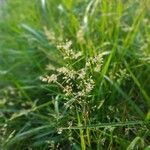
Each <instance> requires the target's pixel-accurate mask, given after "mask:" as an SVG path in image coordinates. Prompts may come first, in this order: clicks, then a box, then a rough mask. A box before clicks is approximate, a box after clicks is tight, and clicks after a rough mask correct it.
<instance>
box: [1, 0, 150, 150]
mask: <svg viewBox="0 0 150 150" xmlns="http://www.w3.org/2000/svg"><path fill="white" fill-rule="evenodd" d="M43 2H45V4H44V3H43ZM149 3H150V1H149V0H143V1H140V0H126V1H125V0H111V1H110V0H101V1H100V0H76V1H74V0H55V1H54V0H53V1H52V0H47V1H42V0H41V1H40V0H33V1H31V0H26V1H23V0H13V1H11V0H7V1H6V2H5V3H4V4H3V5H2V6H0V148H1V149H11V147H12V146H13V147H14V149H16V150H17V149H18V150H20V149H25V150H26V149H35V150H36V149H41V150H43V149H45V150H46V149H75V150H76V149H83V150H85V149H97V150H99V149H145V150H148V149H149V147H148V145H149V144H150V142H149V138H150V131H149V120H150V109H149V106H150V92H149V91H150V76H149V74H150V14H149V12H150V7H149ZM81 26H82V27H83V28H84V39H85V42H82V41H80V40H79V39H78V38H77V36H76V35H77V33H78V31H79V30H80V27H81ZM45 27H46V28H47V29H48V30H49V31H51V32H54V33H55V35H56V37H60V38H61V39H63V41H65V40H66V39H69V40H71V41H73V48H74V49H76V50H78V51H83V52H84V54H85V55H89V56H92V55H93V54H94V53H95V52H97V51H102V52H107V53H108V55H106V57H105V58H104V64H103V67H102V70H101V73H100V75H99V77H98V79H96V81H97V85H98V88H97V91H99V94H98V96H97V91H95V93H94V92H93V97H94V96H95V95H96V97H98V98H97V99H95V100H93V101H92V100H91V101H92V102H93V103H92V104H90V106H89V107H92V106H93V105H96V106H100V105H102V106H101V108H100V110H97V111H95V112H94V111H93V112H92V116H91V118H89V120H88V125H87V126H88V127H79V125H80V123H83V120H82V110H80V108H77V110H74V111H76V112H77V113H76V114H74V113H73V112H68V114H65V115H64V116H63V119H58V118H57V117H58V116H57V111H56V109H55V105H56V104H55V103H54V101H53V97H54V96H58V97H57V98H58V101H60V104H61V103H62V102H61V99H60V95H61V93H60V92H59V91H57V90H56V89H55V88H54V87H51V85H45V84H44V83H42V82H41V81H40V80H39V76H42V75H45V74H47V73H48V71H47V70H46V69H45V68H46V65H47V64H49V63H51V64H53V65H56V66H62V65H63V60H62V58H61V56H60V55H59V52H58V50H57V48H56V45H55V44H54V43H53V42H52V41H49V39H48V38H47V37H46V35H45V31H44V28H45ZM123 69H126V73H125V74H123V75H122V74H121V73H120V72H121V71H122V70H123ZM117 73H118V74H119V75H117ZM110 74H111V76H112V78H113V77H114V78H115V79H114V80H112V79H111V78H110ZM59 99H60V100H59ZM103 100H104V104H102V102H103ZM60 112H61V106H60ZM72 114H74V115H72ZM70 120H74V121H75V122H76V123H75V124H74V125H73V127H72V129H64V130H63V132H62V134H59V133H58V129H59V128H62V127H64V128H66V127H68V124H67V123H68V122H69V121H70Z"/></svg>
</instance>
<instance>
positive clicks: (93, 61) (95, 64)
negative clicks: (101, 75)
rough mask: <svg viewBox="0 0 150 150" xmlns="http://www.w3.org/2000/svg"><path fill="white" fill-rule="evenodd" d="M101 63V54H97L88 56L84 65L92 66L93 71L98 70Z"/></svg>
mask: <svg viewBox="0 0 150 150" xmlns="http://www.w3.org/2000/svg"><path fill="white" fill-rule="evenodd" d="M102 64H103V54H101V53H100V54H98V55H97V56H94V57H90V58H89V59H88V61H87V62H86V64H85V67H87V68H88V67H90V66H92V68H93V70H94V71H95V72H100V71H101V67H102Z"/></svg>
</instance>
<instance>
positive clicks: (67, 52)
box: [57, 41, 83, 60]
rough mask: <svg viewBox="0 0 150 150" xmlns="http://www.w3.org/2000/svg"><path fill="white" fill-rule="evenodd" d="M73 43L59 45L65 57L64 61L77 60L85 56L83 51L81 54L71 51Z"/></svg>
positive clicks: (67, 42)
mask: <svg viewBox="0 0 150 150" xmlns="http://www.w3.org/2000/svg"><path fill="white" fill-rule="evenodd" d="M71 45H72V41H66V42H64V43H61V44H60V45H57V48H58V49H59V50H61V52H62V55H63V56H64V59H73V60H76V59H78V58H79V57H81V56H82V55H83V53H82V52H81V51H79V52H77V53H76V52H74V51H73V50H72V49H71Z"/></svg>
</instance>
